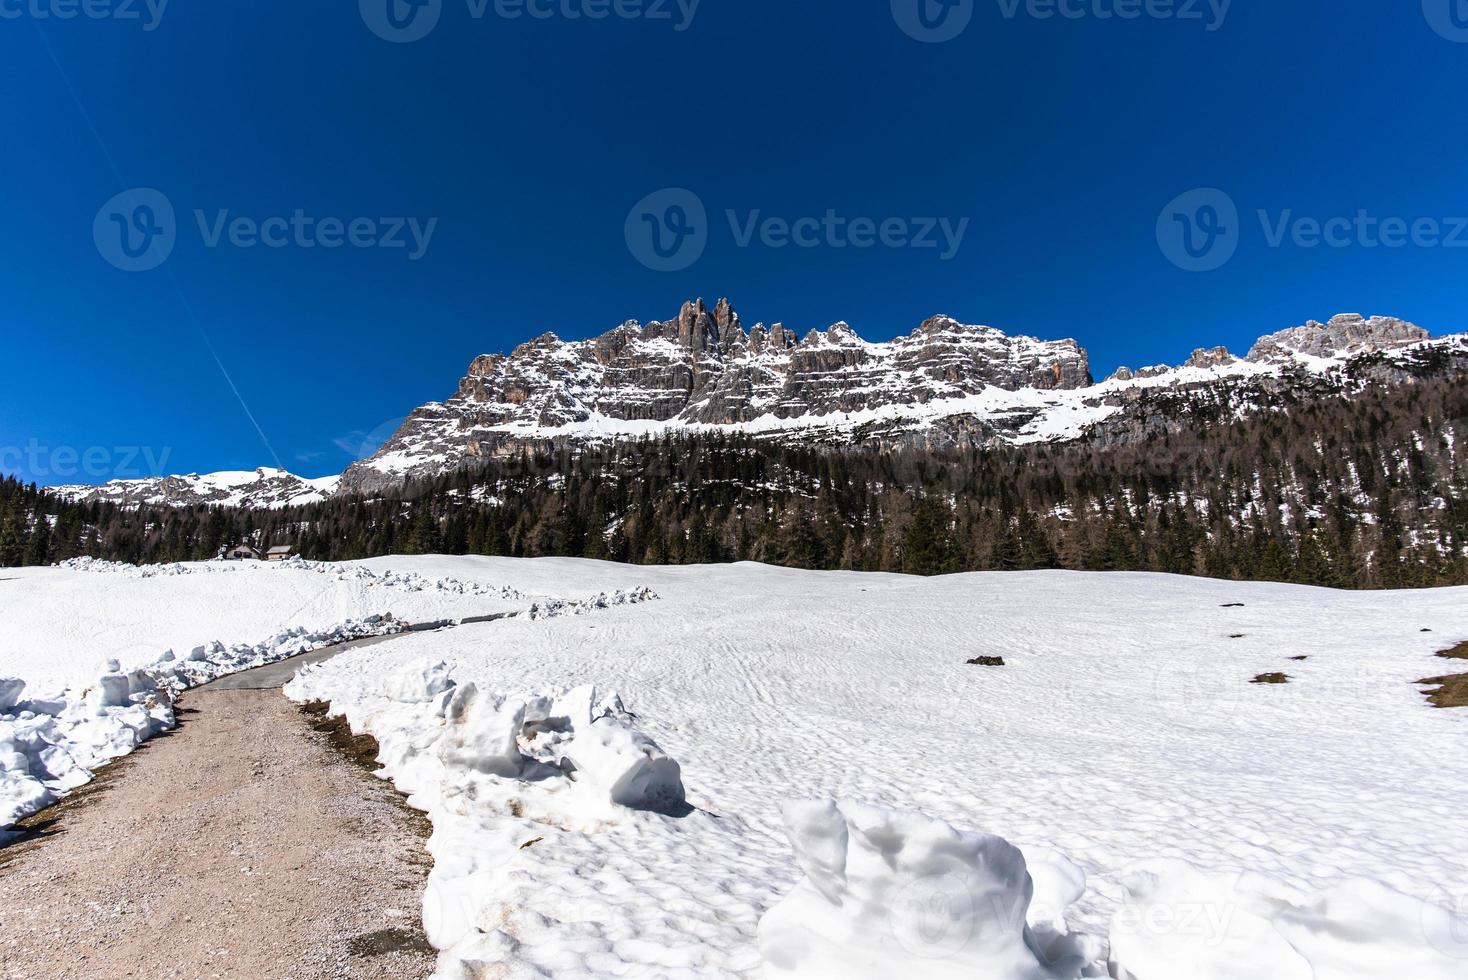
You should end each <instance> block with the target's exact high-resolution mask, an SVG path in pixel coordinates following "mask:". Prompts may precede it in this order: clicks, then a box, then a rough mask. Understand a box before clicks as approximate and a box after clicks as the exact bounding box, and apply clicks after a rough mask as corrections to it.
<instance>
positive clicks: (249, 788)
mask: <svg viewBox="0 0 1468 980" xmlns="http://www.w3.org/2000/svg"><path fill="white" fill-rule="evenodd" d="M182 708H183V711H182V713H181V721H182V722H183V727H182V728H181V729H180V730H179V731H177V732H175V733H172V734H170V735H168V736H165V737H162V738H159V739H155V740H154V741H152V742H150V743H148V744H147V745H145V746H144V747H143V748H142V749H140V750H139V751H138V752H136V753H134V754H133V755H132V756H129V757H127V758H125V759H123V760H121V761H120V762H118V763H116V764H115V765H113V766H111V767H108V768H107V769H105V770H103V773H102V774H101V778H99V779H98V780H97V781H95V782H94V783H93V784H92V785H90V786H88V787H86V788H84V789H82V790H80V791H78V792H77V793H76V794H74V795H73V796H72V797H71V798H69V799H68V800H67V801H65V802H64V803H63V804H61V805H60V806H59V807H56V808H53V809H52V810H48V811H46V812H44V813H41V814H37V815H36V816H35V817H32V818H31V819H30V820H28V821H26V822H25V825H26V826H27V827H28V828H30V829H29V833H28V839H26V840H24V841H22V842H20V843H16V844H12V845H11V846H9V847H5V848H0V978H4V980H22V978H24V980H62V978H88V980H92V978H96V980H117V978H123V977H137V978H145V977H146V978H154V977H184V978H188V980H194V978H212V977H231V978H240V980H287V978H289V980H317V978H369V980H376V978H385V977H425V976H427V975H428V974H429V973H430V972H431V971H432V968H433V953H432V951H431V949H429V948H428V946H427V944H426V943H425V942H424V941H423V937H422V931H421V927H420V926H419V908H420V902H421V894H422V889H423V881H424V879H425V877H426V876H427V873H428V869H429V867H430V859H429V858H428V856H427V854H426V853H425V852H424V850H423V840H424V838H425V837H426V835H427V832H428V825H427V823H426V821H424V820H423V819H422V818H421V817H419V816H418V815H417V814H414V813H413V812H411V811H409V810H408V809H407V808H406V807H405V806H404V805H403V804H402V803H401V801H400V800H399V798H398V797H397V796H396V794H395V793H394V792H393V791H392V789H391V787H390V786H388V784H386V783H383V782H381V781H379V780H377V779H375V778H373V777H372V776H371V775H369V773H368V772H367V770H366V769H365V768H364V767H362V766H360V765H358V764H357V762H355V761H353V755H354V754H355V755H357V756H358V757H360V756H361V754H362V752H363V750H364V748H365V746H363V745H362V744H360V743H355V744H354V743H353V742H352V740H351V739H350V735H349V734H347V733H344V732H342V731H341V730H340V729H337V728H333V727H331V726H328V725H327V724H326V723H325V722H323V721H320V720H318V718H316V717H313V716H310V715H308V714H307V713H306V712H304V711H302V709H301V708H299V707H298V706H296V705H294V704H292V703H291V702H289V701H287V700H286V699H285V698H284V697H282V696H281V694H280V692H279V691H278V690H268V691H223V692H194V693H192V694H190V695H187V696H186V698H185V700H184V702H183V704H182ZM333 742H335V743H336V744H335V745H333V744H332V743H333ZM343 749H345V750H346V751H345V752H344V751H343Z"/></svg>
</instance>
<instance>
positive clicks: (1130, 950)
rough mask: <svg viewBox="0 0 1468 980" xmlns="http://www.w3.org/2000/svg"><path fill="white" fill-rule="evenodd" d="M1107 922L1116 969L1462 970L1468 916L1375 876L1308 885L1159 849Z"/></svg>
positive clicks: (1320, 977)
mask: <svg viewBox="0 0 1468 980" xmlns="http://www.w3.org/2000/svg"><path fill="white" fill-rule="evenodd" d="M1123 883H1124V885H1125V887H1126V896H1127V900H1126V904H1125V905H1124V906H1123V907H1122V909H1121V910H1120V911H1119V912H1117V914H1116V916H1115V918H1114V919H1113V920H1112V925H1111V966H1112V971H1113V974H1114V975H1115V976H1117V977H1119V978H1121V980H1177V978H1178V977H1188V978H1191V980H1257V978H1260V977H1268V978H1270V980H1381V978H1383V977H1410V978H1412V980H1461V978H1462V977H1463V976H1464V975H1465V974H1468V921H1462V920H1457V919H1455V917H1454V916H1453V915H1452V914H1451V913H1449V912H1448V911H1446V910H1445V909H1442V908H1440V907H1438V906H1435V905H1432V904H1430V903H1427V902H1423V901H1421V900H1420V899H1416V898H1409V897H1408V896H1406V895H1403V894H1401V893H1399V892H1396V891H1394V890H1392V889H1391V888H1388V887H1387V886H1386V885H1383V884H1381V883H1379V882H1375V881H1370V880H1367V879H1355V880H1350V881H1346V882H1343V883H1341V884H1338V885H1336V886H1334V887H1332V888H1329V889H1326V890H1323V891H1319V892H1315V893H1307V892H1302V891H1299V890H1296V889H1292V888H1289V887H1287V886H1285V885H1283V884H1281V883H1279V882H1277V881H1274V880H1271V879H1269V878H1265V877H1262V876H1259V875H1252V874H1247V875H1238V874H1232V875H1214V874H1208V873H1205V872H1202V871H1199V870H1198V869H1196V868H1194V867H1192V866H1191V865H1189V864H1187V863H1185V862H1183V861H1176V860H1165V861H1152V862H1147V863H1145V864H1144V865H1142V866H1140V867H1139V868H1137V869H1136V870H1135V871H1134V872H1133V873H1132V874H1131V875H1129V876H1127V878H1126V879H1125V880H1124V882H1123Z"/></svg>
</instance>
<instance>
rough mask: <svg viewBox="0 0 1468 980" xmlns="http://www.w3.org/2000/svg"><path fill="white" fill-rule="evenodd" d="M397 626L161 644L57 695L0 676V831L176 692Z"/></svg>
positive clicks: (129, 740)
mask: <svg viewBox="0 0 1468 980" xmlns="http://www.w3.org/2000/svg"><path fill="white" fill-rule="evenodd" d="M402 629H403V626H402V624H401V623H399V622H397V621H396V620H394V619H393V618H392V617H391V616H369V617H367V618H365V619H361V620H349V621H347V622H345V623H339V624H337V625H336V626H334V627H332V628H331V629H328V630H319V631H312V630H307V629H304V628H299V627H298V628H294V629H286V630H282V631H280V632H278V633H277V634H276V635H275V636H273V637H271V638H270V639H268V640H265V641H263V642H261V643H256V644H233V645H225V644H223V643H220V642H213V643H208V644H204V645H202V646H197V647H194V648H193V649H192V650H190V651H189V652H188V653H187V654H184V655H182V656H179V655H177V654H175V653H174V652H173V651H172V650H165V651H164V652H163V654H162V655H161V656H160V657H159V658H158V659H157V661H155V662H154V663H152V664H148V665H145V666H142V667H139V668H136V669H133V670H126V671H125V670H124V669H123V668H122V666H121V665H120V664H119V663H118V661H117V660H115V659H114V660H108V661H107V662H106V664H105V665H104V667H103V669H102V671H101V672H100V674H99V675H98V676H97V678H96V679H95V681H94V682H93V683H91V684H89V685H86V686H83V687H81V688H80V689H76V688H69V689H67V690H65V691H62V692H60V693H56V694H47V693H32V694H30V695H27V688H26V682H25V681H24V680H21V679H20V678H11V677H4V678H0V828H4V827H8V826H10V825H11V824H13V823H15V821H17V820H19V819H20V818H22V817H24V816H26V815H27V814H30V813H34V812H35V811H37V810H39V809H42V808H44V807H47V806H50V805H51V804H52V803H54V802H56V799H57V794H59V793H63V792H65V791H67V790H71V789H75V788H76V787H78V786H80V785H82V784H83V783H86V782H88V781H90V780H91V778H92V775H93V771H94V770H95V769H96V768H97V767H98V766H101V765H103V764H104V763H107V762H110V761H112V760H113V759H116V758H119V757H121V756H124V755H127V754H128V753H129V752H131V751H132V750H133V749H135V748H137V747H138V746H139V745H141V744H142V743H143V742H145V741H147V740H148V739H150V738H152V737H153V736H154V735H157V734H158V733H159V732H162V731H167V730H168V729H170V728H173V727H174V715H173V703H174V698H175V696H176V695H177V694H178V693H179V692H181V691H184V690H186V689H188V688H191V687H196V686H198V685H200V684H205V683H208V682H209V681H211V680H214V679H216V678H218V677H223V676H224V675H226V674H233V673H236V672H238V671H241V670H249V669H250V668H252V667H261V666H264V665H265V664H270V663H275V662H277V661H280V660H286V659H288V658H290V657H294V656H297V655H298V654H302V653H309V652H310V651H312V650H318V649H320V648H322V647H326V646H335V645H337V644H339V643H345V642H347V641H349V640H355V639H360V638H362V637H366V636H382V635H386V634H389V633H397V632H399V631H401V630H402Z"/></svg>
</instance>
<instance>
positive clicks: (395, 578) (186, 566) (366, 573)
mask: <svg viewBox="0 0 1468 980" xmlns="http://www.w3.org/2000/svg"><path fill="white" fill-rule="evenodd" d="M56 567H57V568H64V569H67V570H68V571H75V572H101V573H106V574H112V575H127V576H129V577H132V578H159V577H167V576H172V575H198V574H207V573H209V572H234V571H237V570H239V569H241V568H253V567H260V568H265V569H268V570H271V571H300V572H314V573H316V574H318V575H326V576H329V577H331V578H333V579H335V580H336V581H339V582H354V583H359V584H362V585H380V586H384V587H386V588H392V589H400V590H402V591H404V592H440V593H444V594H447V595H473V596H496V597H498V598H501V599H524V598H525V595H524V594H523V593H521V592H519V591H517V590H515V589H512V588H509V587H508V586H499V585H489V584H486V583H483V582H466V581H463V580H461V579H456V578H448V577H429V576H426V575H423V574H421V573H419V572H405V573H404V572H395V571H393V570H391V569H383V570H381V571H378V570H376V569H373V568H367V567H364V566H362V565H350V564H344V563H341V562H327V561H309V560H307V559H305V558H300V557H295V558H287V559H286V560H285V561H279V562H264V563H256V562H249V563H246V564H241V563H239V562H231V561H224V560H222V559H216V560H214V561H205V562H170V563H167V564H161V565H132V564H129V563H127V562H122V561H108V560H106V559H103V558H90V557H83V558H71V559H68V560H66V561H63V562H59V563H57V565H56Z"/></svg>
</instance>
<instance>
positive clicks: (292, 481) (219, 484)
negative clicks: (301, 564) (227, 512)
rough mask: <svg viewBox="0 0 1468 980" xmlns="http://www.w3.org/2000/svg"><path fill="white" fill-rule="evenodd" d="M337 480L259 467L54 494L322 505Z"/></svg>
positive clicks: (174, 502)
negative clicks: (308, 477) (320, 503)
mask: <svg viewBox="0 0 1468 980" xmlns="http://www.w3.org/2000/svg"><path fill="white" fill-rule="evenodd" d="M340 482H341V477H339V476H327V477H321V478H318V479H313V480H307V479H303V478H302V477H299V476H296V475H295V474H293V473H287V472H286V471H285V470H280V469H271V468H269V467H263V466H262V467H261V468H260V469H257V470H253V471H249V472H228V471H226V472H220V473H206V474H203V475H200V474H198V473H191V474H189V475H188V476H154V477H144V478H141V479H136V480H113V481H111V482H110V483H104V484H102V485H100V486H86V485H72V486H63V487H55V488H53V489H52V493H55V494H57V495H58V496H61V497H64V498H66V499H68V500H76V501H103V502H107V503H115V504H125V505H130V506H137V505H141V504H151V505H163V506H176V507H192V506H194V505H197V504H211V505H215V506H220V507H267V508H276V507H291V506H296V505H299V504H311V503H317V502H319V501H322V500H325V499H326V498H327V497H329V496H331V495H332V494H333V493H335V492H336V488H337V485H338V484H339V483H340Z"/></svg>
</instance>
